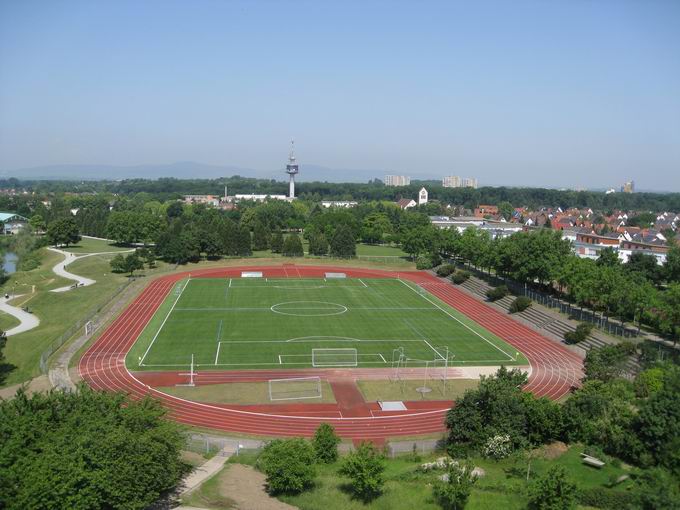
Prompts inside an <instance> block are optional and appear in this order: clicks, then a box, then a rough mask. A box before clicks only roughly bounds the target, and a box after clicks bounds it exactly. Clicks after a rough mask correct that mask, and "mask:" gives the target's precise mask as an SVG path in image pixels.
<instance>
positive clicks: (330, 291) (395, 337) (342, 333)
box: [127, 278, 527, 370]
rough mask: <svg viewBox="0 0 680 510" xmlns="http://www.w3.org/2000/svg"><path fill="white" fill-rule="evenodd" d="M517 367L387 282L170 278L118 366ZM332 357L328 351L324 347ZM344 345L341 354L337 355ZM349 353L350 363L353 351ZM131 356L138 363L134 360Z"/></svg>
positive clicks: (477, 331)
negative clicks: (399, 359) (397, 363)
mask: <svg viewBox="0 0 680 510" xmlns="http://www.w3.org/2000/svg"><path fill="white" fill-rule="evenodd" d="M399 348H403V355H404V358H403V365H404V366H405V367H423V366H426V365H427V366H430V367H431V368H433V369H435V368H443V366H444V364H445V359H446V356H447V354H446V348H448V359H449V365H457V366H465V365H498V364H501V363H502V364H526V363H527V362H526V360H525V358H524V357H523V356H521V355H520V356H518V355H517V352H516V351H515V350H514V349H513V348H512V347H510V346H509V345H507V344H506V343H505V342H503V341H502V340H501V339H499V338H498V337H496V336H494V335H492V334H491V333H490V332H488V331H486V330H485V329H483V328H482V327H481V326H479V325H478V324H476V323H474V322H473V321H471V320H470V319H468V318H467V317H465V316H464V315H463V314H461V313H459V312H457V311H456V310H454V309H452V308H450V307H449V306H447V305H445V304H444V303H442V302H441V301H439V300H437V299H436V298H434V297H433V296H431V295H430V294H427V293H426V292H425V291H423V290H422V289H420V288H418V287H415V286H413V284H410V283H406V282H404V281H401V280H397V279H366V280H362V279H327V280H324V279H293V278H291V279H269V278H233V279H227V278H225V279H218V278H212V279H208V278H196V279H191V280H183V281H180V282H177V284H176V285H175V287H174V288H173V289H172V290H171V292H170V293H169V295H168V296H167V298H166V299H165V301H164V303H163V304H162V305H161V307H160V309H159V310H158V312H157V313H156V314H155V316H154V317H153V318H152V320H151V321H150V323H149V324H148V326H147V327H146V329H145V330H144V332H143V333H142V335H141V336H140V338H139V340H138V341H137V342H136V344H135V346H134V347H133V349H132V350H131V351H130V353H129V355H128V358H127V363H128V366H129V367H131V368H133V369H146V370H158V369H163V368H164V367H168V368H171V367H184V366H187V365H188V364H189V363H190V360H191V357H192V355H193V356H194V362H195V364H196V366H197V367H200V369H202V370H205V369H225V368H226V369H244V368H305V367H311V366H313V363H312V350H313V349H326V351H320V352H317V356H318V357H317V359H316V363H314V366H318V367H322V366H360V367H384V368H387V367H392V361H393V359H394V358H395V349H399ZM329 349H330V350H336V351H328V350H329ZM338 349H344V351H337V350H338ZM354 351H356V357H355V355H354ZM140 359H141V362H140Z"/></svg>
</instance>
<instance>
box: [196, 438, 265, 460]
mask: <svg viewBox="0 0 680 510" xmlns="http://www.w3.org/2000/svg"><path fill="white" fill-rule="evenodd" d="M264 445H265V442H264V441H260V440H257V439H245V438H243V439H239V438H222V437H215V436H210V435H207V434H193V433H190V434H187V442H186V445H185V448H186V449H187V450H189V451H192V452H195V453H200V454H202V455H215V454H217V453H219V452H227V453H235V454H236V455H238V454H239V452H240V451H242V450H258V449H261V448H262V447H263V446H264Z"/></svg>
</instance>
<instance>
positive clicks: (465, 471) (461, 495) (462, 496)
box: [432, 462, 477, 510]
mask: <svg viewBox="0 0 680 510" xmlns="http://www.w3.org/2000/svg"><path fill="white" fill-rule="evenodd" d="M446 474H447V475H448V476H447V478H446V479H444V480H438V481H436V482H435V483H434V485H433V486H432V494H433V496H434V499H435V501H436V502H437V503H438V504H439V506H440V507H442V508H443V509H444V510H462V509H463V508H465V505H466V504H467V500H468V498H469V497H470V493H471V492H472V486H473V485H474V484H475V482H476V481H477V477H476V476H475V475H474V474H473V467H472V466H471V465H469V464H468V465H464V466H460V465H459V464H458V463H457V462H450V463H449V466H448V470H447V473H446Z"/></svg>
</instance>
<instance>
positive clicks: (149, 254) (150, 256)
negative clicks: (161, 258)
mask: <svg viewBox="0 0 680 510" xmlns="http://www.w3.org/2000/svg"><path fill="white" fill-rule="evenodd" d="M137 255H138V256H139V258H141V259H142V260H143V261H144V262H145V263H146V265H147V266H148V267H149V269H153V268H154V267H156V255H155V254H154V252H153V250H151V249H149V248H140V249H139V250H137Z"/></svg>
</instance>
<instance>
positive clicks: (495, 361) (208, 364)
mask: <svg viewBox="0 0 680 510" xmlns="http://www.w3.org/2000/svg"><path fill="white" fill-rule="evenodd" d="M420 341H421V340H419V342H420ZM409 361H420V362H422V363H426V362H432V360H426V359H424V360H418V359H416V358H409ZM507 361H508V360H507V359H475V360H467V361H463V360H456V361H452V360H449V368H453V367H454V365H453V363H472V364H473V365H472V366H473V367H474V366H475V365H474V363H496V364H502V363H507ZM284 364H285V365H307V366H309V362H294V361H290V362H286V363H284ZM359 364H365V365H375V364H380V365H382V364H383V362H382V361H360V362H359ZM144 366H145V367H147V368H154V367H179V368H182V367H187V366H189V365H187V363H165V364H164V363H154V364H151V365H144ZM215 366H218V367H251V366H252V367H255V366H277V367H278V366H279V363H278V362H273V363H272V362H268V363H218V364H217V365H214V364H213V363H207V364H206V363H194V367H215ZM327 368H331V367H327ZM407 368H425V366H424V365H423V366H416V367H412V366H408V367H407ZM187 374H188V372H187ZM203 374H204V375H205V374H209V372H203ZM194 375H196V372H194Z"/></svg>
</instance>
